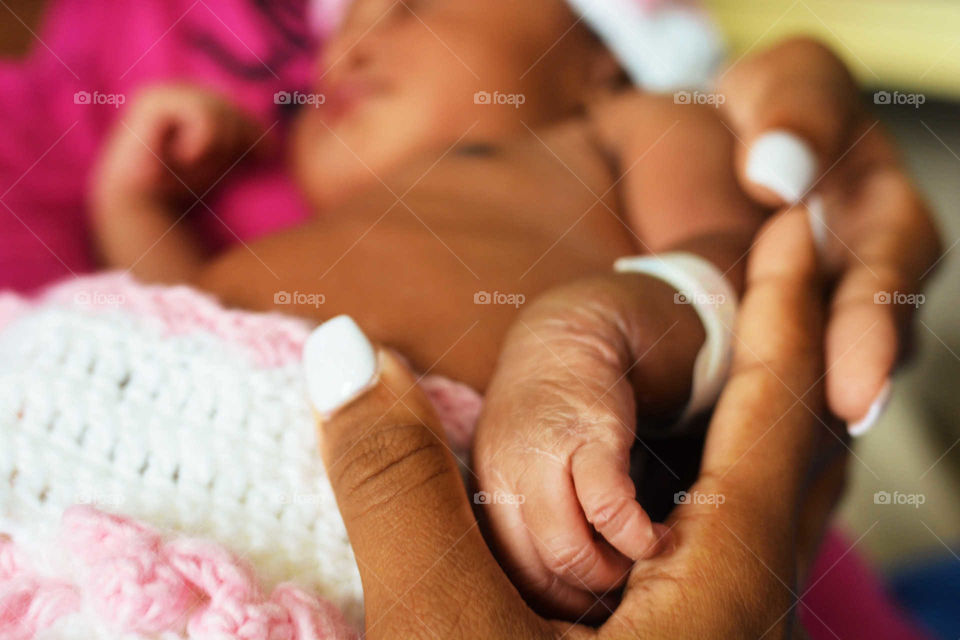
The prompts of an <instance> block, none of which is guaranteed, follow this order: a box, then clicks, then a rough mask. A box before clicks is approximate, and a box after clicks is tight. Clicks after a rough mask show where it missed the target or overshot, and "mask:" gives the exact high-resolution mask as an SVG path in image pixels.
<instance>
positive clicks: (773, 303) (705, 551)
mask: <svg viewBox="0 0 960 640" xmlns="http://www.w3.org/2000/svg"><path fill="white" fill-rule="evenodd" d="M821 306H822V304H821V292H820V288H819V277H818V267H817V256H816V252H815V250H814V246H813V240H812V237H811V233H810V229H809V225H808V223H807V220H806V212H805V211H803V210H801V209H800V208H794V209H791V210H789V211H787V212H785V213H782V214H779V215H778V216H776V217H774V218H773V219H771V221H770V222H769V223H768V224H767V225H765V227H764V228H763V229H762V230H761V232H760V235H759V236H758V242H757V244H756V246H755V247H754V249H753V251H752V254H751V257H750V262H749V266H748V276H747V286H746V292H745V294H744V298H743V302H742V306H741V309H740V314H739V318H738V322H737V329H736V338H735V344H734V364H733V370H732V373H731V377H730V380H729V381H728V383H727V385H726V387H725V388H724V391H723V394H722V395H721V397H720V400H719V404H718V405H717V408H716V410H715V412H714V415H713V418H712V420H711V423H710V427H709V431H708V434H707V442H706V444H705V447H704V456H703V461H702V465H701V475H700V477H699V479H698V481H697V482H696V483H695V484H694V485H693V487H691V488H690V490H689V498H688V499H685V500H683V501H682V503H681V504H679V505H678V506H677V508H676V509H674V511H673V513H672V514H671V517H670V519H669V521H668V524H669V525H670V526H671V530H670V532H669V533H668V534H667V541H666V545H665V546H666V547H667V551H666V552H665V553H663V554H660V555H657V556H656V557H654V558H652V559H649V560H644V561H641V562H638V563H637V566H636V568H635V569H634V572H633V573H632V574H631V576H630V579H629V580H628V583H627V587H626V591H625V593H624V599H623V602H622V604H621V605H620V607H619V608H618V610H617V612H616V613H615V614H614V616H612V617H611V619H610V620H609V621H608V622H607V623H606V624H605V625H604V627H603V628H602V629H601V635H602V636H607V637H611V638H616V637H626V636H627V635H628V633H631V632H632V633H639V634H649V635H650V636H651V637H668V636H669V637H681V638H686V637H691V638H692V637H703V636H710V637H763V636H766V635H777V634H778V633H781V634H782V631H781V630H777V631H774V630H775V629H777V628H778V627H780V628H783V627H785V626H786V625H787V622H786V621H787V620H788V619H789V616H788V615H784V613H785V612H786V613H788V612H789V610H790V609H789V607H790V602H791V601H792V599H793V598H794V597H795V596H794V594H795V593H796V573H797V558H798V553H799V551H798V546H797V540H796V529H797V524H798V514H799V513H800V512H801V506H802V505H803V504H804V503H805V500H804V497H805V488H806V483H807V476H808V473H809V469H810V467H811V464H812V461H813V460H814V457H815V454H816V453H817V452H818V451H819V448H820V447H821V446H822V445H821V443H822V440H821V438H822V437H823V435H824V427H823V426H822V425H821V424H820V423H819V421H818V419H817V417H816V415H815V414H816V413H817V412H818V411H819V410H820V407H821V406H822V404H823V403H822V400H821V399H820V395H821V390H820V389H819V387H818V384H819V383H818V381H819V379H820V378H821V376H822V355H821V352H822V346H821V345H822V341H821V331H820V328H821V311H822V309H821ZM834 435H835V434H834ZM831 437H832V436H831ZM838 437H839V436H838ZM778 637H779V636H778Z"/></svg>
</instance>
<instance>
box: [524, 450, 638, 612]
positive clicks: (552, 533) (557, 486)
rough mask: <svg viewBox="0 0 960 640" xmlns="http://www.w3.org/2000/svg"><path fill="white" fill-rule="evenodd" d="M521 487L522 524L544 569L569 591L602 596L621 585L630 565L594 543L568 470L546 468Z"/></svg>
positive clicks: (527, 478)
mask: <svg viewBox="0 0 960 640" xmlns="http://www.w3.org/2000/svg"><path fill="white" fill-rule="evenodd" d="M544 462H545V464H543V465H542V466H541V468H540V469H537V470H536V472H532V473H528V474H526V475H524V476H523V478H522V479H521V481H520V483H519V485H518V486H519V490H520V492H521V493H520V495H522V496H523V497H524V498H525V499H524V500H523V502H522V504H521V505H520V506H521V511H522V513H523V519H524V522H525V523H526V526H527V529H528V530H529V532H530V537H531V539H532V540H533V544H534V547H536V549H537V553H538V554H539V556H540V560H541V562H542V563H543V565H544V566H545V567H546V568H547V569H548V570H549V571H550V573H552V574H554V575H556V576H559V577H560V578H561V579H562V580H563V581H564V582H566V583H567V584H568V585H570V586H573V587H576V588H578V589H584V590H589V591H594V592H601V593H602V592H604V591H607V590H610V589H615V588H616V587H618V586H620V585H621V584H623V582H624V581H625V580H626V578H627V574H628V573H629V571H630V566H631V564H632V563H631V561H630V560H629V559H628V558H626V557H624V556H622V555H621V554H620V553H618V552H617V551H616V550H615V549H613V548H612V547H611V546H609V545H608V544H606V543H605V542H604V541H603V540H598V539H596V538H595V537H594V535H593V531H592V530H591V528H590V524H589V523H588V522H587V520H586V518H585V517H584V513H583V511H582V510H581V508H580V503H579V501H578V499H577V494H576V490H575V488H574V485H573V479H572V478H571V477H570V472H569V470H568V469H567V467H566V466H562V465H554V464H550V463H546V461H544Z"/></svg>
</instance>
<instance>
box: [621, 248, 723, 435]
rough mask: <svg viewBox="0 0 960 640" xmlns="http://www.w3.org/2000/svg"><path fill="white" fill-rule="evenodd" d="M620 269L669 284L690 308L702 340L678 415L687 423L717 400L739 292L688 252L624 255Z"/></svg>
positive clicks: (679, 300) (678, 302)
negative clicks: (699, 325)
mask: <svg viewBox="0 0 960 640" xmlns="http://www.w3.org/2000/svg"><path fill="white" fill-rule="evenodd" d="M614 268H615V270H616V271H618V272H620V273H632V274H638V275H644V276H648V277H652V278H655V279H657V280H660V281H662V282H663V283H664V284H666V285H669V286H670V287H671V288H672V289H673V304H674V305H675V306H687V307H690V308H692V309H693V310H694V311H695V312H696V314H697V316H698V318H699V320H700V323H701V327H702V330H703V334H704V340H703V342H702V344H701V347H700V349H699V350H698V352H697V354H696V358H695V360H694V366H693V371H692V375H691V391H690V398H689V401H688V402H687V404H686V407H685V409H684V411H683V413H682V415H681V416H680V421H679V422H680V424H681V425H683V424H686V423H688V422H689V421H690V420H691V419H693V418H694V417H696V416H697V415H698V414H700V413H702V412H703V411H705V410H707V409H709V408H710V407H712V406H713V404H714V403H715V402H716V399H717V397H718V396H719V394H720V390H721V389H722V387H723V384H724V383H725V381H726V378H727V373H728V371H729V368H730V361H731V354H732V342H733V327H734V322H735V320H736V313H737V306H738V302H737V293H736V290H735V289H734V287H733V286H732V284H731V283H730V282H729V280H728V279H727V278H726V275H725V274H724V273H722V272H721V271H720V270H719V269H717V268H716V267H715V266H714V265H713V263H711V262H710V261H708V260H706V259H704V258H702V257H700V256H699V255H696V254H694V253H688V252H682V251H678V252H672V253H664V254H660V255H645V256H637V257H626V258H621V259H620V260H618V261H617V262H616V264H615V266H614Z"/></svg>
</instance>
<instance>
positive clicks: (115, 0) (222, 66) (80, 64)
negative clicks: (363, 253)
mask: <svg viewBox="0 0 960 640" xmlns="http://www.w3.org/2000/svg"><path fill="white" fill-rule="evenodd" d="M306 11H307V8H306V0H271V2H264V3H256V2H253V1H252V0H201V1H200V2H195V1H194V0H137V1H136V2H127V1H125V0H55V1H53V2H51V3H50V8H49V10H48V14H47V16H46V20H45V22H44V25H43V27H42V29H41V30H40V32H39V36H40V40H41V41H42V42H43V45H41V44H39V43H38V44H37V45H36V46H35V48H34V50H33V51H32V53H31V54H30V55H29V57H28V58H26V59H25V60H23V61H18V62H13V61H9V60H0V122H3V125H4V128H3V130H4V135H3V136H0V239H2V240H0V289H4V288H13V289H17V290H19V291H26V290H30V289H33V288H36V287H38V286H40V285H43V284H45V283H48V282H51V281H53V280H56V279H59V278H62V277H64V276H65V275H69V274H71V273H83V272H86V271H89V270H90V269H92V267H93V264H94V263H93V259H92V254H91V249H90V246H89V245H88V241H87V238H88V237H89V234H88V233H87V211H86V209H85V206H84V193H85V186H86V183H87V180H88V177H89V171H90V168H91V166H92V163H93V160H94V158H95V157H96V153H97V150H98V149H99V147H100V146H101V144H102V141H103V139H104V136H105V134H106V133H107V131H109V129H110V127H111V126H112V125H113V124H114V123H115V122H116V121H117V118H118V117H119V115H120V113H122V111H121V110H120V109H117V108H115V107H114V106H112V105H110V104H77V103H76V102H75V94H77V93H78V92H86V93H87V94H90V95H91V96H93V95H95V94H96V92H99V94H102V95H116V94H119V95H122V96H123V99H124V100H126V102H127V103H129V102H130V100H131V99H132V98H133V96H134V94H135V93H136V91H137V89H139V88H141V87H143V86H144V85H147V84H151V83H154V82H158V81H163V80H174V79H175V80H182V81H193V82H199V83H201V84H203V85H204V86H206V87H209V88H212V89H216V90H219V91H222V92H224V93H226V94H227V95H229V96H232V97H233V98H234V99H235V100H236V101H237V102H238V103H240V104H241V105H243V106H245V107H246V108H248V109H249V110H250V111H251V112H252V113H253V114H255V115H256V116H257V117H258V118H259V119H260V120H262V122H263V123H264V125H265V126H270V125H272V124H274V123H277V125H276V127H275V128H274V130H273V132H272V133H273V134H274V135H276V136H277V137H278V138H279V139H283V138H284V137H285V136H283V133H284V130H285V129H286V124H287V120H288V119H289V118H288V112H286V111H285V110H284V109H283V107H281V106H279V105H276V104H274V99H273V96H274V93H275V92H277V91H281V90H283V91H294V90H306V89H308V87H309V86H310V84H311V82H310V78H311V74H312V72H313V69H312V67H313V59H314V53H315V50H316V42H315V38H314V37H313V35H312V33H311V30H310V28H309V27H307V25H306ZM282 158H283V149H282V148H281V149H280V151H279V152H278V153H277V155H276V157H275V158H272V159H270V160H265V161H262V162H260V163H259V164H257V165H252V166H250V167H244V168H238V169H237V170H235V171H234V172H232V173H231V174H230V176H229V178H228V179H227V180H225V181H224V184H223V185H222V186H223V188H222V189H219V190H218V191H217V192H215V193H213V194H211V195H210V196H209V197H208V198H207V199H206V202H207V204H209V205H210V207H211V208H212V209H213V211H214V213H211V212H210V211H208V210H207V209H205V208H204V207H202V206H198V207H196V209H195V212H196V216H195V223H196V224H197V226H198V227H199V229H200V230H201V233H202V235H203V236H204V238H205V239H206V242H207V243H208V244H209V245H210V247H211V248H214V249H215V248H220V247H223V246H226V245H231V244H234V243H237V242H238V240H243V241H248V240H252V239H254V238H257V237H260V236H262V235H264V234H267V233H269V232H271V231H275V230H278V229H281V228H285V227H288V226H291V225H293V224H296V223H297V222H300V221H303V220H304V219H306V217H307V215H308V212H307V208H306V206H305V204H304V203H303V202H302V200H301V199H300V197H299V195H298V193H297V191H296V190H295V189H294V188H293V186H292V185H291V184H290V182H289V180H288V178H287V177H286V173H285V172H284V171H283V166H282Z"/></svg>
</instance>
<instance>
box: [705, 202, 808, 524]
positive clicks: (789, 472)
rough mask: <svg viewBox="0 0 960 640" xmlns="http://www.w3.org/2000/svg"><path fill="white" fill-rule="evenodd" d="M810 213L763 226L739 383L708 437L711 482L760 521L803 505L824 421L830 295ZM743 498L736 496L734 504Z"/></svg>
mask: <svg viewBox="0 0 960 640" xmlns="http://www.w3.org/2000/svg"><path fill="white" fill-rule="evenodd" d="M806 218H807V214H806V211H804V210H803V208H802V207H796V208H793V209H790V210H788V211H786V212H784V213H781V214H778V215H777V216H776V217H774V218H773V219H772V220H771V221H770V222H769V223H768V224H767V225H765V226H764V228H763V229H762V230H761V232H760V234H759V236H758V240H757V243H756V245H755V247H754V249H753V252H752V255H751V257H750V262H749V266H748V274H747V289H746V294H745V296H744V299H743V304H742V306H741V309H740V315H739V319H738V322H737V329H736V334H735V335H736V338H735V343H734V362H733V369H732V374H731V377H730V380H729V381H728V383H727V385H726V387H725V389H724V393H723V395H722V396H721V397H720V400H719V404H718V406H717V410H716V412H715V413H714V417H713V420H712V422H711V425H710V430H709V431H708V436H707V442H706V445H705V450H704V459H703V464H702V477H705V478H707V479H710V480H711V481H712V482H713V483H714V484H716V485H717V486H718V487H719V488H718V489H717V490H721V491H724V492H730V493H733V494H735V495H740V496H741V498H743V499H745V500H748V501H751V502H752V503H753V504H754V506H755V507H758V506H761V505H762V506H763V508H754V509H750V510H745V512H744V514H745V515H746V514H747V513H748V512H749V513H752V514H754V515H760V516H761V517H764V518H766V517H770V518H771V520H772V519H773V518H774V517H775V514H782V515H783V516H784V517H787V515H786V514H787V513H792V511H791V510H795V509H796V508H797V503H798V499H799V498H798V495H799V493H800V492H801V490H802V485H803V482H804V480H805V478H806V473H807V472H808V467H809V464H810V462H811V460H812V459H813V456H814V454H815V452H816V449H817V445H818V442H819V437H820V436H821V435H822V431H823V430H824V428H825V427H824V425H823V423H822V422H821V421H820V419H819V417H818V416H819V414H820V412H821V409H822V406H823V400H822V385H821V381H822V372H823V357H822V338H821V336H822V322H823V321H822V306H823V304H822V291H821V287H820V276H819V267H818V259H817V254H816V250H815V248H814V244H813V239H812V236H811V232H810V228H809V225H808V223H807V219H806ZM733 497H734V496H728V501H730V500H732V499H733Z"/></svg>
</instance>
